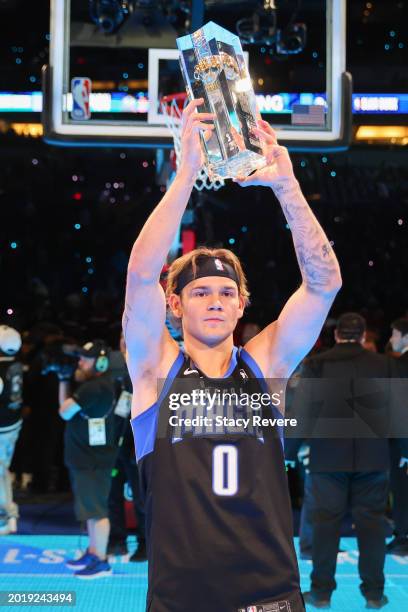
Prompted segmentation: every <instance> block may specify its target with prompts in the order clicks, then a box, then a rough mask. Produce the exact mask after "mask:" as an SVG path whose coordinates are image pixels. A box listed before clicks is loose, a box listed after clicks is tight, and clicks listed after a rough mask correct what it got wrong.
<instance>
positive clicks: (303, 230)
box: [238, 120, 342, 376]
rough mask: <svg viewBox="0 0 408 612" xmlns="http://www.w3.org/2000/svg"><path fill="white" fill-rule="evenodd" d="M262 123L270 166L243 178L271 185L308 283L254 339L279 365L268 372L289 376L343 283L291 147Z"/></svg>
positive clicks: (263, 357) (268, 359) (268, 358)
mask: <svg viewBox="0 0 408 612" xmlns="http://www.w3.org/2000/svg"><path fill="white" fill-rule="evenodd" d="M259 126H260V127H259V128H258V129H256V132H257V134H258V135H259V136H260V137H261V138H262V139H263V140H264V142H265V153H266V157H267V160H268V166H267V167H266V168H263V169H261V170H258V171H257V172H256V173H255V174H253V175H252V176H250V177H249V178H248V179H242V180H239V181H238V182H239V183H240V185H242V186H247V185H264V186H269V187H272V189H273V191H274V193H275V195H276V197H277V198H278V200H279V203H280V205H281V207H282V211H283V213H284V215H285V217H286V220H287V222H288V225H289V227H290V230H291V232H292V237H293V244H294V247H295V251H296V257H297V260H298V262H299V268H300V272H301V275H302V281H303V282H302V284H301V286H300V287H299V289H298V290H297V291H295V293H294V294H293V295H292V296H291V297H290V298H289V300H288V302H287V303H286V304H285V306H284V308H283V309H282V312H281V313H280V315H279V317H278V319H277V321H274V322H273V323H272V324H271V325H269V326H268V327H266V328H265V329H264V330H263V331H262V332H261V333H260V334H259V335H258V336H257V337H256V338H254V339H253V341H251V342H252V344H253V346H252V349H254V350H255V352H257V353H261V355H259V356H258V358H259V359H260V360H261V361H263V362H264V363H265V364H267V363H273V364H275V370H273V372H272V373H271V370H269V374H271V375H276V374H277V372H278V373H279V375H282V376H289V374H290V373H291V372H292V371H293V370H294V369H295V368H296V366H297V364H298V363H299V362H300V361H301V360H302V359H303V357H304V356H305V355H306V354H307V353H308V352H309V351H310V349H311V348H312V347H313V345H314V343H315V342H316V340H317V338H318V335H319V333H320V330H321V328H322V326H323V323H324V321H325V319H326V317H327V314H328V312H329V310H330V307H331V305H332V303H333V300H334V298H335V296H336V294H337V292H338V291H339V289H340V287H341V282H342V281H341V274H340V267H339V264H338V261H337V258H336V256H335V254H334V251H333V249H332V247H331V244H330V242H329V240H328V239H327V236H326V234H325V233H324V231H323V229H322V227H321V226H320V224H319V222H318V221H317V219H316V217H315V215H314V214H313V212H312V210H311V209H310V207H309V205H308V203H307V201H306V200H305V198H304V196H303V194H302V192H301V189H300V186H299V183H298V182H297V180H296V178H295V176H294V173H293V168H292V163H291V161H290V158H289V154H288V151H287V149H285V148H284V147H281V146H279V145H278V144H277V142H276V135H275V132H274V130H273V129H272V128H271V127H270V126H269V124H268V123H267V122H266V121H262V120H261V121H259ZM265 367H266V366H265Z"/></svg>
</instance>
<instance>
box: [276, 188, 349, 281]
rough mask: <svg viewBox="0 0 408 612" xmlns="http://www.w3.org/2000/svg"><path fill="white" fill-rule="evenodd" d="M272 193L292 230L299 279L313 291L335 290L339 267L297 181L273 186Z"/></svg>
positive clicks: (339, 278)
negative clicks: (299, 274)
mask: <svg viewBox="0 0 408 612" xmlns="http://www.w3.org/2000/svg"><path fill="white" fill-rule="evenodd" d="M274 192H275V195H276V197H277V198H278V200H279V202H280V205H281V207H282V210H283V213H284V215H285V217H286V220H287V222H288V225H289V227H290V230H291V232H292V237H293V243H294V246H295V251H296V257H297V260H298V262H299V267H300V272H301V274H302V278H303V282H304V283H305V284H306V286H307V287H308V288H309V289H310V290H311V291H314V292H315V293H326V292H332V291H334V290H337V289H339V287H340V285H341V275H340V268H339V264H338V261H337V258H336V256H335V254H334V252H333V249H332V243H330V242H329V240H328V239H327V236H326V234H325V233H324V231H323V229H322V228H321V226H320V224H319V222H318V221H317V219H316V217H315V216H314V214H313V212H312V211H311V209H310V207H309V205H308V203H307V202H306V200H305V198H304V196H303V194H302V192H301V190H300V187H299V184H298V183H297V181H296V183H291V184H290V185H279V186H276V187H274Z"/></svg>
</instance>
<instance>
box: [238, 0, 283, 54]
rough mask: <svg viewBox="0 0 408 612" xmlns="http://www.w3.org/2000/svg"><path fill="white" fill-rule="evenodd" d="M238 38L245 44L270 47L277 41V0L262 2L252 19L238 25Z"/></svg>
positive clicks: (245, 19)
mask: <svg viewBox="0 0 408 612" xmlns="http://www.w3.org/2000/svg"><path fill="white" fill-rule="evenodd" d="M236 29H237V33H238V36H239V37H240V39H241V40H242V42H243V43H246V44H252V45H267V46H270V45H272V44H273V43H274V42H275V39H276V7H275V0H262V2H259V3H258V6H257V7H256V9H255V11H254V13H253V14H252V16H251V17H244V18H243V19H240V20H239V21H237V23H236Z"/></svg>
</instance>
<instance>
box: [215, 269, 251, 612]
mask: <svg viewBox="0 0 408 612" xmlns="http://www.w3.org/2000/svg"><path fill="white" fill-rule="evenodd" d="M214 265H215V267H216V268H217V270H220V271H221V272H222V271H223V270H224V266H223V263H222V261H221V259H214ZM255 612H256V610H255Z"/></svg>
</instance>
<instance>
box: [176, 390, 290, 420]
mask: <svg viewBox="0 0 408 612" xmlns="http://www.w3.org/2000/svg"><path fill="white" fill-rule="evenodd" d="M283 397H284V391H283V390H281V391H279V392H275V393H266V392H265V393H246V392H243V391H241V392H240V393H237V392H236V391H226V390H222V391H221V390H220V389H215V390H212V391H210V390H209V389H193V390H192V391H189V392H185V393H171V394H170V395H169V408H170V410H172V411H174V412H175V414H172V415H171V416H170V418H169V424H170V425H171V426H172V427H184V428H186V427H187V428H190V427H193V428H194V427H200V428H211V427H216V428H219V427H227V428H232V429H248V428H250V427H296V426H297V419H295V418H285V417H283V416H280V415H279V413H278V415H277V416H276V415H273V414H271V416H270V417H265V416H263V414H262V408H264V407H265V408H266V407H269V408H270V407H271V406H274V407H276V408H277V409H278V410H279V407H281V406H282V405H283ZM177 411H179V413H177V414H176V412H177Z"/></svg>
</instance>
